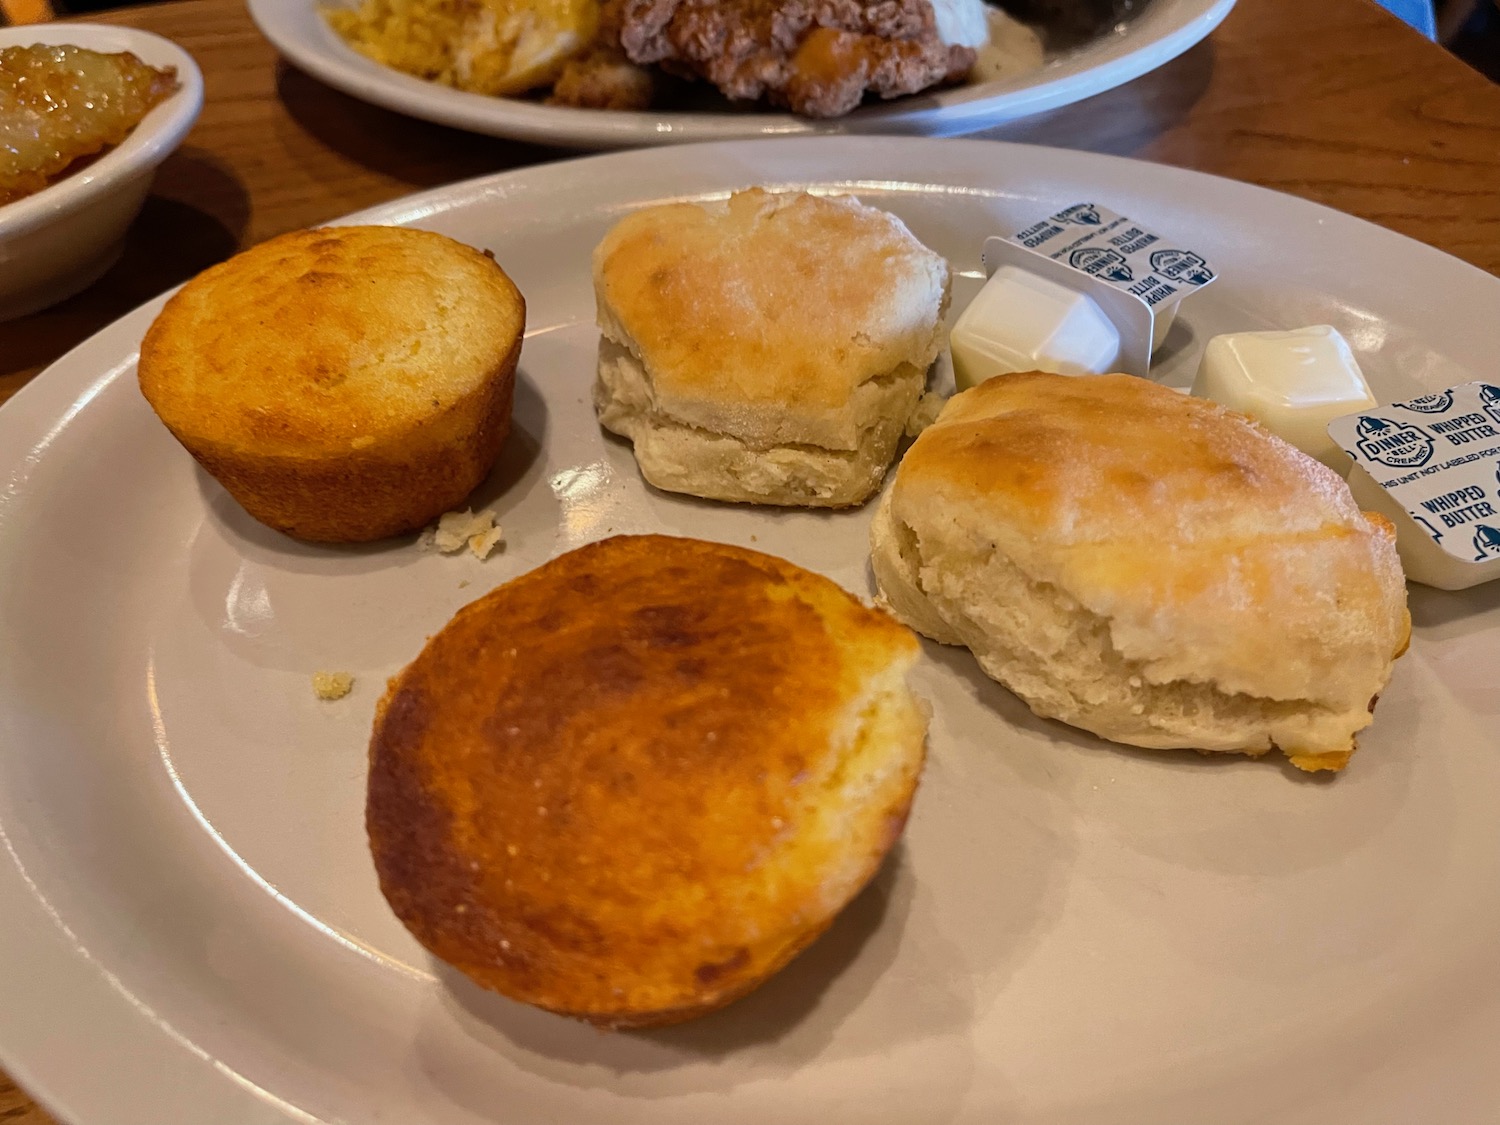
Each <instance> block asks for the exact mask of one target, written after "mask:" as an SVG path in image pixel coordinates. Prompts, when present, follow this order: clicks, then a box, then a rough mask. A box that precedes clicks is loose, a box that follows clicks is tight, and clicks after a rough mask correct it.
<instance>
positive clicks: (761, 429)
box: [594, 188, 949, 507]
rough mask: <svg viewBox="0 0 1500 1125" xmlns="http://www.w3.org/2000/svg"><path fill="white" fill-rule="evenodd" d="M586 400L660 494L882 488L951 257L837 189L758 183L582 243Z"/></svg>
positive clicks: (774, 495) (839, 499)
mask: <svg viewBox="0 0 1500 1125" xmlns="http://www.w3.org/2000/svg"><path fill="white" fill-rule="evenodd" d="M594 289H595V294H596V297H597V305H598V315H599V326H600V329H601V331H602V333H603V340H602V341H601V344H600V350H599V374H598V380H597V382H596V384H595V391H594V403H595V407H596V409H597V411H598V414H599V419H600V422H601V423H602V424H603V425H604V427H605V428H606V429H608V430H611V431H613V432H614V433H617V434H620V435H622V436H624V437H627V438H629V439H630V440H631V441H632V442H633V443H634V447H635V456H636V461H637V462H638V463H639V465H640V468H641V473H642V475H643V476H644V477H645V478H646V480H648V481H649V482H650V483H651V484H653V485H655V486H656V487H658V488H661V489H665V490H667V491H670V492H684V493H688V494H690V495H694V496H702V497H707V498H709V499H714V500H731V501H744V502H751V503H762V504H781V505H794V506H808V507H845V506H849V505H853V504H859V503H862V502H863V501H864V500H866V499H868V498H869V496H871V495H872V494H873V493H874V491H875V490H876V489H877V488H879V486H880V482H881V480H882V479H883V478H884V476H885V472H886V469H887V468H889V466H890V462H891V460H892V458H893V457H894V456H895V453H896V446H897V443H898V441H899V440H900V437H901V433H902V430H903V428H904V427H905V425H906V421H907V419H908V417H909V416H910V415H911V412H912V409H913V408H914V406H915V405H916V402H917V399H918V397H919V396H920V395H921V393H922V391H923V388H924V387H925V386H926V381H927V371H928V368H929V367H930V366H931V365H932V362H933V360H934V359H936V357H937V355H938V352H939V350H940V348H941V346H942V342H943V333H942V319H943V314H944V312H945V310H946V309H947V304H948V290H949V270H948V265H947V262H946V261H944V260H943V258H941V257H940V256H939V255H937V254H935V253H933V252H932V251H931V250H928V249H927V248H926V247H925V246H923V245H922V244H921V243H920V242H918V241H917V240H916V238H915V237H913V236H912V234H911V232H910V231H908V230H907V229H906V227H905V226H904V225H903V224H902V223H901V221H900V220H899V219H897V218H895V217H894V216H892V215H889V214H887V213H885V212H883V211H878V210H876V209H875V208H872V207H866V206H864V205H863V204H861V203H859V202H858V201H856V200H854V199H851V198H848V197H832V198H821V197H817V196H812V195H807V194H802V193H784V194H773V193H770V192H766V191H763V190H761V189H759V188H754V189H751V190H748V191H743V192H739V193H737V194H735V195H733V196H731V197H730V198H729V199H728V200H727V201H725V202H722V203H710V204H698V203H674V204H667V205H665V206H660V207H651V208H648V209H646V210H643V211H638V212H635V213H634V214H631V215H628V216H626V217H625V218H624V219H622V220H620V222H618V223H617V224H616V225H615V226H614V228H613V229H611V230H610V232H609V233H608V234H607V235H606V236H605V238H604V240H603V241H602V242H601V243H600V244H599V246H598V248H597V249H596V250H595V251H594Z"/></svg>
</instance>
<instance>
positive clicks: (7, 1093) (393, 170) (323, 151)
mask: <svg viewBox="0 0 1500 1125" xmlns="http://www.w3.org/2000/svg"><path fill="white" fill-rule="evenodd" d="M91 18H92V19H95V20H102V21H104V22H118V23H123V24H129V25H131V26H134V27H140V28H145V29H147V30H150V31H154V32H157V33H158V34H161V35H165V36H167V37H168V38H171V39H174V40H176V41H177V42H178V43H180V44H182V45H183V46H184V47H186V48H187V49H188V50H189V51H190V52H192V54H193V55H194V56H195V57H196V58H197V60H198V62H199V64H200V66H201V67H202V69H203V72H204V77H205V81H206V85H207V100H206V104H205V105H204V109H203V116H202V118H201V119H200V121H199V123H198V125H197V127H196V128H195V129H194V130H193V132H192V134H191V135H190V136H189V137H188V139H187V142H186V144H185V145H184V146H183V147H182V148H181V149H180V150H179V151H178V152H177V153H176V154H175V155H173V156H172V157H171V158H170V159H169V160H168V161H167V162H166V164H164V165H163V166H162V169H161V173H160V175H159V176H158V178H157V181H156V185H155V187H154V189H153V191H152V194H151V197H150V199H149V201H148V202H147V204H146V207H145V210H144V211H143V212H142V214H141V217H140V219H139V220H138V221H137V223H136V225H135V226H134V228H133V229H132V232H131V235H130V238H129V241H128V245H127V248H126V251H125V254H124V257H123V258H122V259H121V260H120V262H119V264H118V265H117V266H115V267H114V269H113V270H112V271H111V272H110V273H109V274H107V275H106V276H105V277H104V278H103V279H102V280H101V281H100V282H99V283H98V284H96V285H95V286H94V287H93V288H92V289H91V290H89V291H88V292H86V293H84V294H82V295H80V296H78V297H75V298H73V299H72V300H70V301H67V302H65V303H64V304H62V305H59V306H57V307H55V308H53V309H50V310H47V311H45V312H42V313H38V314H36V315H34V316H30V317H26V318H23V319H21V320H17V321H13V322H11V323H9V324H4V325H0V401H3V400H4V399H5V398H7V397H8V396H9V395H11V394H13V393H14V392H15V391H16V390H18V389H19V388H20V387H21V386H22V385H23V384H24V383H25V382H26V381H27V380H28V379H30V378H32V377H33V376H34V375H36V374H37V372H39V371H40V370H42V368H43V367H45V366H46V365H47V364H49V363H51V362H52V361H53V360H55V359H56V358H57V357H58V356H60V355H62V353H63V352H65V351H67V350H68V349H69V348H71V347H72V346H74V345H75V344H77V343H79V342H81V341H82V340H84V339H85V338H87V337H88V336H89V335H90V334H92V333H93V332H95V331H97V330H98V329H100V328H102V327H104V326H105V325H106V324H108V323H110V322H111V321H112V320H114V319H115V318H117V317H119V316H120V315H122V314H124V313H126V312H128V311H129V310H130V309H132V308H134V307H135V306H136V305H138V304H140V303H141V302H142V301H145V300H147V299H148V298H150V297H152V296H154V295H156V294H157V293H160V292H161V291H162V290H163V289H166V288H167V287H169V286H171V285H174V284H176V283H178V282H180V281H183V280H185V279H186V278H188V277H191V276H192V275H193V274H194V273H196V272H198V271H199V270H201V269H203V268H204V267H206V266H208V265H211V264H212V263H214V262H217V261H220V260H222V259H224V258H226V257H228V256H229V255H230V254H232V253H234V252H235V251H236V250H238V249H241V248H243V247H246V246H249V245H251V244H253V243H256V242H259V241H261V240H263V239H266V238H269V237H271V236H272V235H275V234H279V233H281V232H283V231H286V230H290V229H293V228H296V227H301V226H308V225H312V224H316V223H319V222H322V221H325V220H327V219H331V218H334V217H336V216H339V215H342V214H344V213H346V212H349V211H353V210H356V209H358V208H361V207H367V206H370V205H372V204H376V203H380V202H383V201H385V200H389V199H393V198H396V197H397V196H401V195H404V194H406V193H408V192H411V191H415V190H417V189H420V188H426V187H432V186H435V185H439V184H444V183H448V182H450V181H453V180H457V179H462V178H464V177H467V176H474V175H479V174H481V173H485V172H493V171H498V170H500V169H505V168H514V167H518V166H522V165H526V164H532V163H536V162H538V161H543V160H551V159H557V158H560V157H563V156H566V155H569V154H568V153H565V152H563V151H560V150H550V149H545V148H539V147H536V146H532V145H524V144H517V143H511V142H506V141H499V140H493V139H490V138H485V137H477V136H472V135H469V134H465V133H459V132H455V131H453V130H449V129H444V128H441V127H438V126H434V125H428V124H426V123H423V122H420V121H415V120H411V119H408V118H404V117H401V116H399V115H397V114H393V113H390V112H387V111H385V110H381V109H377V108H375V107H372V106H367V105H365V104H363V103H361V102H358V101H356V100H354V99H352V98H349V97H346V96H345V95H343V94H340V93H337V92H335V91H333V90H331V89H329V88H327V87H325V86H323V85H321V84H320V83H319V82H317V81H315V80H314V79H312V78H309V77H307V76H305V75H303V74H302V73H300V72H299V71H297V70H295V69H293V68H291V67H290V66H288V65H287V64H285V63H284V62H282V61H280V60H279V59H278V58H277V56H276V53H275V52H274V51H273V50H272V49H271V47H270V46H269V45H268V44H266V43H265V41H264V40H262V39H261V37H260V35H259V34H258V33H257V32H256V30H255V28H254V27H253V25H252V24H251V23H250V20H249V18H248V17H247V16H246V14H245V11H244V7H243V4H242V2H241V0H181V2H178V3H169V4H162V5H158V6H154V7H149V8H135V9H125V10H122V11H119V12H116V13H112V14H109V15H104V16H94V17H91ZM986 135H988V136H993V137H996V138H999V139H1005V140H1021V141H1029V142H1033V143H1038V144H1049V145H1058V146H1062V147H1067V148H1077V149H1086V150H1089V151H1093V152H1105V153H1114V154H1118V155H1123V156H1133V157H1139V158H1143V159H1148V160H1155V161H1159V162H1162V163H1166V164H1175V165H1179V166H1182V167H1185V168H1194V169H1198V170H1200V171H1205V172H1212V173H1216V174H1218V175H1223V176H1229V177H1232V178H1234V179H1239V180H1245V181H1249V182H1251V183H1257V184H1262V185H1265V186H1267V187H1271V188H1276V189H1278V190H1281V191H1286V192H1290V193H1292V194H1294V195H1299V196H1303V197H1304V198H1307V199H1311V200H1315V201H1317V202H1320V203H1326V204H1329V205H1330V206H1333V207H1337V208H1339V209H1340V210H1343V211H1347V212H1350V213H1352V214H1355V215H1358V216H1361V217H1363V218H1366V219H1369V220H1371V221H1373V222H1376V223H1379V224H1381V225H1383V226H1386V227H1390V228H1391V229H1393V230H1397V231H1400V232H1401V233H1403V234H1407V235H1410V236H1412V237H1413V238H1417V239H1420V240H1422V241H1423V242H1427V243H1430V244H1431V245H1433V246H1436V247H1438V248H1440V249H1442V250H1446V251H1448V252H1449V253H1452V254H1455V255H1457V256H1458V257H1460V258H1464V259H1466V260H1468V261H1469V262H1472V263H1473V264H1475V265H1477V266H1479V267H1481V268H1483V269H1486V270H1489V271H1491V272H1500V191H1497V190H1496V185H1500V87H1497V86H1495V85H1493V84H1491V83H1490V82H1488V81H1487V80H1486V79H1485V78H1483V77H1482V76H1481V75H1479V74H1478V73H1477V72H1475V71H1473V70H1471V69H1469V68H1468V67H1467V66H1465V65H1464V64H1463V63H1461V62H1458V61H1457V60H1455V59H1454V58H1453V57H1452V56H1450V55H1448V54H1447V53H1446V52H1445V51H1443V50H1442V49H1441V48H1440V47H1437V46H1435V45H1434V44H1432V43H1429V42H1427V41H1426V40H1424V39H1423V38H1422V37H1421V36H1419V35H1417V34H1416V33H1415V32H1413V31H1411V30H1410V29H1408V28H1407V27H1406V26H1405V25H1404V24H1401V23H1400V22H1399V21H1397V20H1396V19H1394V18H1393V17H1391V16H1389V15H1387V14H1386V13H1385V12H1384V11H1382V10H1381V9H1380V8H1378V7H1377V6H1376V5H1375V4H1374V3H1372V2H1371V0H1313V2H1309V0H1240V2H1239V5H1238V7H1237V8H1236V9H1235V10H1234V12H1233V13H1232V14H1231V15H1230V17H1229V18H1228V20H1226V21H1225V23H1224V25H1223V26H1222V27H1221V28H1220V29H1219V30H1218V31H1217V32H1216V33H1215V34H1214V35H1213V36H1212V37H1211V38H1210V39H1209V40H1208V41H1206V42H1205V43H1203V44H1200V45H1199V46H1197V47H1195V48H1193V49H1192V50H1190V51H1188V52H1187V53H1186V54H1185V55H1183V56H1182V57H1181V58H1179V59H1177V60H1176V61H1174V62H1172V63H1169V64H1168V65H1166V66H1165V67H1162V68H1161V69H1160V70H1158V71H1156V72H1154V73H1152V74H1150V75H1147V76H1145V77H1143V78H1140V79H1138V80H1136V81H1135V82H1133V83H1131V84H1129V85H1127V86H1124V87H1122V88H1120V89H1118V90H1114V91H1111V92H1109V93H1106V94H1102V95H1100V96H1098V97H1096V98H1093V99H1090V100H1089V101H1087V102H1083V103H1080V104H1079V105H1076V106H1072V107H1069V108H1066V109H1062V110H1058V111H1056V112H1053V113H1049V114H1046V115H1044V116H1041V117H1037V118H1032V119H1030V120H1027V121H1024V122H1020V123H1017V124H1014V125H1011V126H1007V127H1003V128H1000V129H996V130H993V131H991V132H990V133H989V134H986ZM51 1121H52V1119H51V1118H50V1117H48V1116H47V1115H46V1114H45V1113H44V1112H43V1111H42V1110H40V1109H39V1108H37V1107H35V1106H34V1105H33V1104H32V1103H31V1102H30V1101H29V1100H28V1099H27V1098H26V1097H25V1095H24V1094H22V1093H21V1092H20V1091H19V1090H17V1089H16V1088H15V1087H14V1086H13V1085H11V1084H10V1083H9V1081H8V1080H7V1079H6V1078H5V1076H4V1075H3V1074H0V1125H44V1123H48V1122H51Z"/></svg>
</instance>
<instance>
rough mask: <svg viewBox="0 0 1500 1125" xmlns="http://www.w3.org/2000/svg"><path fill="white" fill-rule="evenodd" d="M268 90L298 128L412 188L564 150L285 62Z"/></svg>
mask: <svg viewBox="0 0 1500 1125" xmlns="http://www.w3.org/2000/svg"><path fill="white" fill-rule="evenodd" d="M276 92H277V93H278V94H279V95H280V97H281V101H282V104H283V105H285V106H286V109H287V112H288V113H289V114H290V115H291V117H292V120H293V121H295V122H296V124H297V125H298V126H299V127H300V128H301V129H302V130H304V131H305V132H307V133H309V134H311V135H312V136H314V137H316V138H317V139H318V140H319V141H321V142H322V143H323V144H325V145H327V146H328V147H329V148H331V149H333V150H334V151H335V152H337V153H339V154H341V155H342V156H344V157H345V158H347V159H349V160H351V161H353V162H354V163H355V164H358V165H360V166H361V167H363V168H367V169H369V170H370V171H372V172H378V173H379V174H381V175H383V176H389V177H390V178H391V179H393V180H397V181H399V182H400V183H403V184H407V185H410V186H411V187H414V188H426V187H437V186H439V185H442V184H447V183H452V182H454V181H457V180H465V179H469V178H470V177H472V176H480V175H484V174H485V173H488V172H500V171H504V170H506V169H509V168H519V167H522V166H526V165H531V164H540V163H542V162H544V161H549V160H557V159H560V158H561V157H564V156H569V155H572V154H571V153H569V152H566V151H564V150H561V149H554V148H547V147H544V146H541V145H533V144H526V143H524V142H521V141H505V140H500V139H498V138H495V137H487V136H483V135H480V134H476V133H468V132H464V131H463V130H461V129H450V128H448V127H447V126H444V125H435V124H432V123H431V122H427V121H422V120H419V119H417V118H415V117H406V116H404V115H403V114H399V113H395V112H393V111H391V110H388V109H382V108H381V107H379V106H375V105H371V104H369V103H368V102H362V101H360V100H359V99H358V98H353V97H350V96H349V95H348V94H344V93H340V92H339V91H338V90H335V89H333V88H332V87H331V86H325V85H323V83H321V82H319V81H318V80H317V79H316V78H312V77H310V76H309V75H306V74H304V73H302V71H300V70H298V69H297V68H296V67H294V66H291V65H290V64H289V63H287V62H285V61H281V62H279V63H278V64H277V71H276ZM371 202H374V200H371Z"/></svg>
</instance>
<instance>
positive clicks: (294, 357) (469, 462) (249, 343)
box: [139, 227, 526, 543]
mask: <svg viewBox="0 0 1500 1125" xmlns="http://www.w3.org/2000/svg"><path fill="white" fill-rule="evenodd" d="M525 320H526V305H525V301H524V300H523V299H522V297H521V294H520V292H519V290H517V289H516V287H515V285H514V284H513V283H512V282H511V280H510V278H508V277H507V276H506V275H505V273H504V271H502V270H501V269H500V267H499V266H497V265H496V264H495V262H494V260H493V259H491V258H490V257H488V256H487V255H485V254H481V253H480V252H479V251H477V250H474V249H472V248H470V247H468V246H464V245H462V244H461V243H458V242H454V241H453V240H452V239H449V238H445V237H444V236H442V235H439V234H432V233H430V232H427V231H417V230H404V229H401V228H397V227H329V228H325V229H322V230H309V231H297V232H294V233H292V234H287V235H283V236H281V237H280V238H274V239H271V240H270V241H269V242H265V243H262V244H261V245H259V246H256V247H254V248H253V249H250V250H247V251H245V252H244V253H242V254H239V255H236V256H235V257H233V258H231V259H229V260H228V261H227V262H224V263H222V264H220V265H217V266H214V267H213V268H211V269H209V270H207V271H205V272H204V273H202V274H200V275H199V276H198V277H196V278H194V279H193V280H192V281H190V282H188V283H187V284H186V285H185V286H183V288H182V289H181V290H180V291H179V292H178V293H177V294H176V296H174V297H173V298H172V299H171V300H170V301H168V302H167V305H166V307H165V308H164V309H163V310H162V312H161V315H160V316H158V317H157V318H156V321H155V322H154V323H153V324H152V325H151V328H150V330H149V331H148V332H147V333H146V338H145V340H144V342H143V343H142V345H141V358H140V366H139V377H140V387H141V392H142V394H144V395H145V397H146V400H147V401H148V402H149V403H150V404H151V407H152V409H154V410H155V411H156V413H157V415H158V416H159V417H160V418H161V420H162V422H164V423H165V424H166V426H167V428H168V429H169V430H171V432H172V434H173V436H175V437H176V438H177V440H178V441H180V442H181V443H182V444H183V446H185V447H186V448H187V450H188V452H190V453H191V454H192V455H193V456H194V457H195V458H197V460H198V462H199V464H201V465H202V466H203V468H204V469H206V470H207V471H208V472H209V473H210V474H211V475H212V476H213V477H214V478H215V479H216V480H218V482H219V483H220V484H221V485H223V486H224V488H225V490H226V491H227V492H228V493H229V494H230V496H232V497H233V498H234V499H235V500H236V501H238V502H239V504H240V505H241V506H242V507H243V508H244V509H245V510H246V511H247V512H249V513H250V515H252V516H253V517H255V518H256V519H257V520H259V521H260V522H261V523H264V524H266V525H268V526H270V527H273V528H275V529H276V530H278V531H282V532H285V533H286V534H287V535H291V536H294V537H296V538H298V539H307V540H313V541H320V542H330V543H345V542H362V541H367V540H373V539H380V538H384V537H386V536H389V535H396V534H399V533H401V532H405V531H412V530H415V529H417V528H420V527H422V526H423V525H425V524H427V523H430V522H431V521H432V520H434V519H436V518H437V517H438V516H439V515H441V514H442V513H443V512H445V511H448V510H449V509H451V508H455V507H457V506H458V505H459V504H460V502H461V501H462V500H463V499H464V497H466V496H467V495H468V494H469V493H470V492H471V491H473V489H474V487H475V486H476V485H477V484H479V482H480V481H481V480H483V479H484V478H485V476H486V475H487V474H488V473H489V471H490V469H491V467H492V466H493V465H494V463H495V459H496V457H497V456H498V455H499V452H500V447H501V444H502V443H503V442H504V440H505V436H506V434H507V432H508V431H509V429H510V413H511V402H512V396H513V392H514V383H515V370H516V361H517V359H518V358H519V356H520V352H521V336H522V333H523V330H524V328H525Z"/></svg>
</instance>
